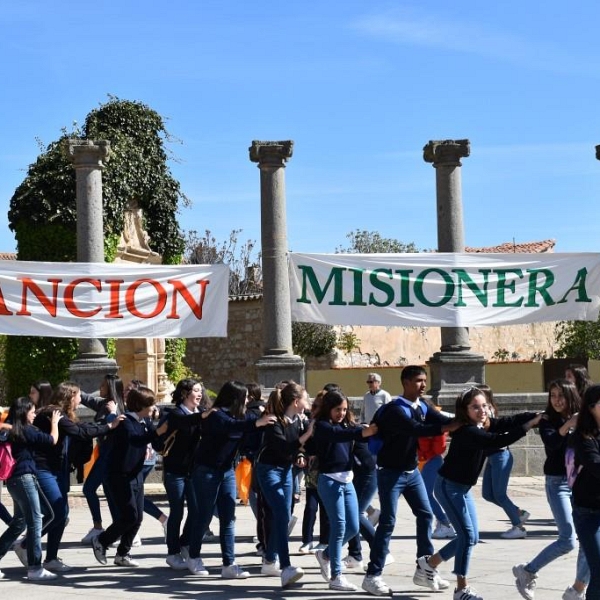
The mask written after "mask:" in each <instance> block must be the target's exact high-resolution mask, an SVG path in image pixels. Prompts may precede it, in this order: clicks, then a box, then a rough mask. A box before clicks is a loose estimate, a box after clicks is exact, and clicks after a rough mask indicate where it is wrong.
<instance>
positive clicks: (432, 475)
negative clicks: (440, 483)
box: [421, 454, 449, 525]
mask: <svg viewBox="0 0 600 600" xmlns="http://www.w3.org/2000/svg"><path fill="white" fill-rule="evenodd" d="M443 463H444V459H443V458H442V456H441V454H438V455H437V456H434V457H432V458H430V459H429V460H428V461H427V462H426V463H425V464H424V465H423V468H422V469H421V477H422V478H423V483H424V484H425V489H426V490H427V497H428V498H429V504H431V510H432V511H433V514H434V515H435V518H436V519H437V520H438V521H439V522H440V523H444V525H447V524H448V523H449V521H448V517H447V516H446V513H445V512H444V509H443V508H442V507H441V506H440V503H439V502H438V501H437V500H436V499H435V494H434V493H433V487H434V485H435V480H436V479H437V474H438V471H439V469H440V467H441V466H442V464H443Z"/></svg>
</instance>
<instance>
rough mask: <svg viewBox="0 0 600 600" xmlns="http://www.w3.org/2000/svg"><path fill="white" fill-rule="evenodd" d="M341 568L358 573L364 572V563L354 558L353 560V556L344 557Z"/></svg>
mask: <svg viewBox="0 0 600 600" xmlns="http://www.w3.org/2000/svg"><path fill="white" fill-rule="evenodd" d="M342 567H346V569H348V570H354V569H356V570H358V571H363V570H364V568H365V567H364V563H363V561H362V560H356V558H354V556H350V555H348V556H346V558H344V559H343V560H342Z"/></svg>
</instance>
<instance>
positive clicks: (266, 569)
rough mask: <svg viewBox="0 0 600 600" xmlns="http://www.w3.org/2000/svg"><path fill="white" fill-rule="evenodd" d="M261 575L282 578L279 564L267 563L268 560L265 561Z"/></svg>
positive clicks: (276, 562)
mask: <svg viewBox="0 0 600 600" xmlns="http://www.w3.org/2000/svg"><path fill="white" fill-rule="evenodd" d="M260 574H261V575H266V576H267V577H281V569H280V568H279V562H278V561H274V562H267V561H266V560H263V563H262V567H261V568H260Z"/></svg>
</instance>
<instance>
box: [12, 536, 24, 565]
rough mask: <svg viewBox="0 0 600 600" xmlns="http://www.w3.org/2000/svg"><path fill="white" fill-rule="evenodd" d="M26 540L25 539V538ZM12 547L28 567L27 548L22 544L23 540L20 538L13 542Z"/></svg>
mask: <svg viewBox="0 0 600 600" xmlns="http://www.w3.org/2000/svg"><path fill="white" fill-rule="evenodd" d="M23 541H25V540H23ZM12 549H13V550H14V552H15V554H16V555H17V558H18V559H19V560H20V561H21V564H22V565H23V566H24V567H26V566H27V548H25V546H22V545H21V542H19V541H18V540H17V541H16V542H15V543H14V544H13V547H12Z"/></svg>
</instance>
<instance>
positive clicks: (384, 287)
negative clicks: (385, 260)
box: [369, 269, 394, 306]
mask: <svg viewBox="0 0 600 600" xmlns="http://www.w3.org/2000/svg"><path fill="white" fill-rule="evenodd" d="M380 274H382V275H387V277H388V279H390V280H392V281H393V280H394V276H393V275H392V270H391V269H375V270H373V271H371V273H370V274H369V283H370V284H371V285H372V286H373V287H374V288H375V289H376V290H379V291H380V292H383V293H384V294H385V300H383V301H381V300H377V299H376V298H375V294H374V293H373V292H371V293H370V294H369V304H371V305H373V306H389V305H390V304H391V303H392V302H393V301H394V288H393V287H392V286H391V285H390V284H389V283H388V282H387V281H382V280H381V279H379V275H380Z"/></svg>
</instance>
